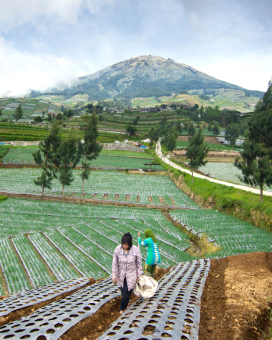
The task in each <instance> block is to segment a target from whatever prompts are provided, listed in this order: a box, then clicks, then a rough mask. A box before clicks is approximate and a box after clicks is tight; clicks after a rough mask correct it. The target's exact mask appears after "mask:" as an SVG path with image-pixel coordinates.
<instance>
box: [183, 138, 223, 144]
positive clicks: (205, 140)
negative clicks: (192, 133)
mask: <svg viewBox="0 0 272 340" xmlns="http://www.w3.org/2000/svg"><path fill="white" fill-rule="evenodd" d="M188 139H189V136H178V138H177V140H178V141H185V142H186V141H187V140H188ZM204 142H205V143H213V144H220V143H219V142H218V140H217V138H216V137H213V136H204Z"/></svg>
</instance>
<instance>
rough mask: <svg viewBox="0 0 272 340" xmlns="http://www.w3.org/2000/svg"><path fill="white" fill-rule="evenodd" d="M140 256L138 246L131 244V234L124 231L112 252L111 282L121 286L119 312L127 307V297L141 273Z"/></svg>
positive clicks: (128, 297)
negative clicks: (119, 242) (118, 243)
mask: <svg viewBox="0 0 272 340" xmlns="http://www.w3.org/2000/svg"><path fill="white" fill-rule="evenodd" d="M142 270H143V269H142V256H141V252H140V250H139V248H137V247H136V246H134V245H132V236H131V234H130V233H126V234H125V235H123V237H122V241H121V245H119V246H117V247H116V248H115V250H114V253H113V261H112V282H113V283H114V284H117V285H118V286H120V288H121V293H122V299H121V306H120V314H122V313H123V311H124V310H125V309H126V308H127V305H128V303H129V299H130V296H131V293H132V290H133V288H134V286H135V285H136V282H137V280H138V279H139V277H140V276H141V275H142Z"/></svg>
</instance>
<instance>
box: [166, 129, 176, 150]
mask: <svg viewBox="0 0 272 340" xmlns="http://www.w3.org/2000/svg"><path fill="white" fill-rule="evenodd" d="M175 148H176V136H175V133H172V134H171V136H170V138H169V141H168V144H167V149H168V151H171V152H172V151H173V150H175Z"/></svg>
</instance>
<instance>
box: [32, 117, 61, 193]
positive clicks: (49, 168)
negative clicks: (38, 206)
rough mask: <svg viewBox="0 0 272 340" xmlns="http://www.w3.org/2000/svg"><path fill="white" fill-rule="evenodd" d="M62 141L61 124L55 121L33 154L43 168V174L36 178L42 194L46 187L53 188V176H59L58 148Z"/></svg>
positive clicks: (36, 161)
mask: <svg viewBox="0 0 272 340" xmlns="http://www.w3.org/2000/svg"><path fill="white" fill-rule="evenodd" d="M60 143H61V141H60V134H59V124H58V122H55V123H54V125H53V127H52V130H51V133H50V134H49V135H47V136H46V137H45V139H44V141H41V142H40V143H39V149H38V151H36V152H34V153H33V154H32V155H33V157H34V161H35V163H36V164H37V165H39V166H40V167H41V168H42V173H41V175H40V176H39V177H38V178H37V179H36V180H34V183H35V184H36V185H38V186H40V187H42V196H43V195H44V189H45V188H48V189H51V182H52V180H53V178H57V175H56V174H57V168H56V167H58V165H59V158H58V148H59V146H60Z"/></svg>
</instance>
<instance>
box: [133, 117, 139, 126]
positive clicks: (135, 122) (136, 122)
mask: <svg viewBox="0 0 272 340" xmlns="http://www.w3.org/2000/svg"><path fill="white" fill-rule="evenodd" d="M139 120H140V116H139V115H138V116H137V117H136V118H135V119H134V120H133V125H137V124H138V122H139Z"/></svg>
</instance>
